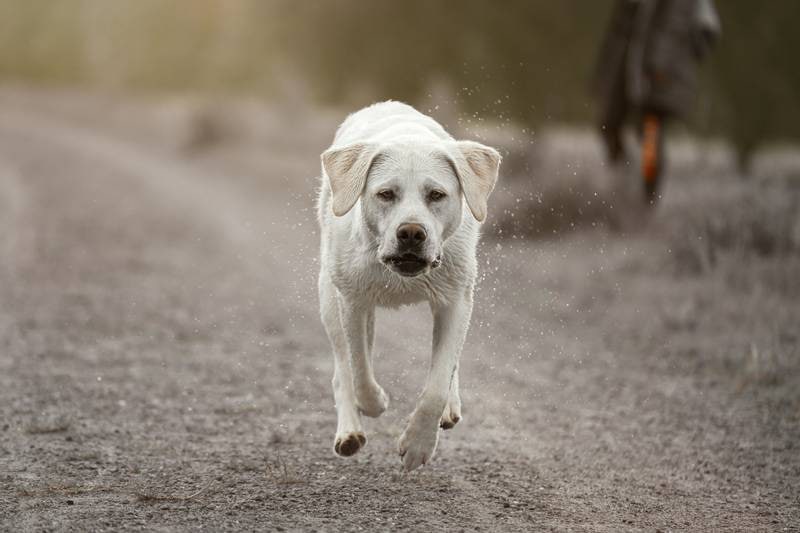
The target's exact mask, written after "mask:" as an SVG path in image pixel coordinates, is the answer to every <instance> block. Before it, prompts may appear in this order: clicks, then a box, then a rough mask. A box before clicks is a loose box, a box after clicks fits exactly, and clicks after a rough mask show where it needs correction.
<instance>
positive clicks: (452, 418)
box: [439, 403, 461, 429]
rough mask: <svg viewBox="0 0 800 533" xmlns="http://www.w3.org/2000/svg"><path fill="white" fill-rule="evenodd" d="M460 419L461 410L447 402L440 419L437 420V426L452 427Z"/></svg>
mask: <svg viewBox="0 0 800 533" xmlns="http://www.w3.org/2000/svg"><path fill="white" fill-rule="evenodd" d="M459 420H461V410H460V408H457V407H455V406H453V405H451V404H449V403H448V404H447V407H445V409H444V413H442V419H441V420H440V421H439V427H441V428H442V429H453V428H454V427H455V425H456V424H458V421H459Z"/></svg>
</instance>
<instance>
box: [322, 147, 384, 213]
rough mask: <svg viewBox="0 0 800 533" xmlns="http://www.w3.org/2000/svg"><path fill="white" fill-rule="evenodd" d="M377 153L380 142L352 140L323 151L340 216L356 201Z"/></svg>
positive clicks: (323, 165)
mask: <svg viewBox="0 0 800 533" xmlns="http://www.w3.org/2000/svg"><path fill="white" fill-rule="evenodd" d="M377 153H378V150H377V146H375V145H374V144H371V143H355V144H350V145H348V146H345V147H342V148H331V149H329V150H326V151H325V152H323V153H322V168H323V169H325V174H326V175H327V176H328V182H329V184H330V186H331V192H332V193H333V200H332V202H331V205H332V207H333V214H334V215H336V216H337V217H340V216H342V215H345V214H347V212H348V211H350V210H351V209H352V208H353V206H354V205H356V201H358V197H359V196H361V192H362V191H363V190H364V185H366V183H367V174H368V173H369V168H370V166H371V165H372V161H373V159H375V155H376V154H377Z"/></svg>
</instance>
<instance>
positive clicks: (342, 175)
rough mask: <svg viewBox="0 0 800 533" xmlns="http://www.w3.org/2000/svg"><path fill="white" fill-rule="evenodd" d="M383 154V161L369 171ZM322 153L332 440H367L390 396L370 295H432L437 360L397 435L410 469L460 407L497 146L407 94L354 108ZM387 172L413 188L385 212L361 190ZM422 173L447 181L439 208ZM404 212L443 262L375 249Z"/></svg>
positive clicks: (385, 298)
mask: <svg viewBox="0 0 800 533" xmlns="http://www.w3.org/2000/svg"><path fill="white" fill-rule="evenodd" d="M377 154H383V157H384V160H385V161H386V162H385V164H382V165H380V169H374V172H373V171H370V165H371V164H372V162H373V160H374V159H373V158H375V156H376V155H377ZM322 161H323V165H322V167H323V168H322V183H321V188H320V196H319V204H318V216H319V223H320V228H321V261H320V276H319V295H320V308H321V315H322V321H323V324H324V326H325V329H326V331H327V333H328V336H329V338H330V341H331V345H332V348H333V352H334V358H335V371H334V377H333V390H334V397H335V401H336V411H337V417H338V425H337V430H336V441H335V442H336V444H335V446H336V447H337V449H338V447H339V446H340V445H342V444H343V443H346V442H347V441H348V439H349V440H350V443H351V448H352V444H353V439H356V440H358V441H359V442H360V444H359V445H357V446H355V447H356V448H358V447H360V446H361V445H363V443H364V442H366V439H365V437H364V433H363V428H362V424H361V415H362V414H364V415H367V416H372V417H376V416H379V415H380V414H381V413H382V412H383V411H384V410H385V409H386V407H387V406H388V396H387V395H386V393H385V392H384V391H383V389H382V388H381V387H380V385H378V383H377V382H376V380H375V377H374V375H373V370H372V353H371V352H372V345H373V341H374V320H375V307H376V306H384V307H398V306H402V305H407V304H413V303H417V302H421V301H427V302H429V304H430V308H431V312H432V314H433V319H434V326H433V354H432V360H431V366H430V371H429V374H428V378H427V380H426V383H425V387H424V389H423V392H422V394H421V395H420V397H419V400H418V402H417V406H416V408H415V410H414V412H413V414H412V415H411V418H410V421H409V423H408V426H407V427H406V429H405V432H404V433H403V435H402V436H401V438H400V441H399V444H398V448H399V453H400V455H401V456H402V461H403V464H404V467H405V468H406V470H412V469H414V468H417V467H419V466H421V465H422V464H425V463H426V462H427V461H428V460H430V459H431V457H432V456H433V454H434V451H435V449H436V444H437V440H438V433H439V426H440V421H441V423H442V424H444V425H450V426H452V424H454V423H455V422H457V421H458V420H459V419H460V417H461V412H460V411H461V401H460V398H459V393H458V360H459V356H460V353H461V348H462V345H463V343H464V339H465V337H466V333H467V329H468V326H469V320H470V315H471V313H472V293H473V287H474V284H475V278H476V275H477V264H476V258H475V251H476V246H477V243H478V237H479V226H480V223H479V222H478V220H476V217H479V218H480V219H483V218H484V217H485V216H486V200H487V198H488V196H489V193H490V192H491V190H492V188H493V186H494V183H495V181H496V179H497V170H498V166H499V162H500V157H499V155H498V154H497V152H495V151H494V150H493V149H491V148H488V147H485V146H483V145H480V144H478V143H474V142H470V141H455V140H454V139H453V138H452V137H451V136H450V135H449V134H447V132H445V130H444V129H443V128H442V127H441V126H440V125H439V124H438V123H437V122H436V121H434V120H433V119H431V118H430V117H427V116H425V115H423V114H421V113H419V112H418V111H416V110H415V109H414V108H412V107H410V106H407V105H405V104H402V103H399V102H383V103H380V104H375V105H373V106H370V107H367V108H365V109H362V110H361V111H358V112H357V113H354V114H352V115H350V116H349V117H348V118H347V120H345V121H344V123H343V124H342V125H341V126H340V128H339V130H338V132H337V134H336V138H335V140H334V142H333V144H332V146H331V147H330V148H329V149H328V150H327V151H326V152H325V153H324V154H323V155H322ZM376 166H378V165H377V163H376ZM359 180H360V181H359ZM381 180H384V181H385V182H387V183H388V182H390V181H391V180H394V181H392V183H399V185H400V186H401V187H403V188H404V189H403V190H406V191H411V192H408V193H407V194H404V195H403V198H402V201H398V205H397V206H396V207H395V208H393V209H392V210H391V211H386V212H385V213H384V211H383V210H381V209H382V208H381V206H380V205H378V204H375V203H374V202H377V200H374V199H373V197H372V196H370V197H369V198H365V195H367V194H370V195H371V194H373V193H374V187H373V185H374V182H381ZM424 180H427V181H426V182H425V183H428V182H430V183H431V184H434V185H437V186H438V187H440V188H443V189H445V190H446V191H447V192H448V193H449V194H448V201H450V202H451V203H449V204H445V207H441V208H438V210H437V209H432V208H431V206H430V205H426V203H425V202H424V201H423V200H424V198H422V199H421V198H418V197H417V196H414V195H413V194H412V192H413V191H417V190H421V188H422V187H423V185H424V184H423V181H424ZM450 193H452V198H453V199H452V200H450V196H451V194H450ZM465 196H466V198H465ZM370 202H373V203H370ZM337 215H338V216H337ZM404 222H418V223H421V224H423V225H424V226H425V227H426V228H427V229H428V233H429V238H428V240H427V242H426V243H425V244H426V246H427V248H426V255H427V257H429V259H433V258H434V257H435V256H436V255H437V254H439V255H440V256H441V266H440V267H438V268H434V269H431V268H428V269H426V270H425V271H424V272H423V273H421V274H420V275H418V276H416V277H413V278H409V277H403V276H401V275H399V274H397V273H395V272H394V271H392V270H390V269H389V268H388V267H387V266H385V265H384V264H383V263H382V262H381V261H380V259H381V257H383V254H386V253H390V252H391V251H392V249H393V247H396V245H397V243H396V240H395V239H394V233H395V231H396V228H397V226H398V224H400V223H404ZM376 228H378V229H376ZM376 231H377V234H376Z"/></svg>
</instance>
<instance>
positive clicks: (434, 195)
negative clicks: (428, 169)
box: [428, 190, 447, 202]
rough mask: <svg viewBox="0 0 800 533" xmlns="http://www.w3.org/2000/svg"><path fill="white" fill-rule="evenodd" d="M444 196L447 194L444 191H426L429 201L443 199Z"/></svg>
mask: <svg viewBox="0 0 800 533" xmlns="http://www.w3.org/2000/svg"><path fill="white" fill-rule="evenodd" d="M446 196H447V193H446V192H444V191H437V190H434V191H431V192H430V193H428V200H430V201H431V202H438V201H440V200H444V198H445V197H446Z"/></svg>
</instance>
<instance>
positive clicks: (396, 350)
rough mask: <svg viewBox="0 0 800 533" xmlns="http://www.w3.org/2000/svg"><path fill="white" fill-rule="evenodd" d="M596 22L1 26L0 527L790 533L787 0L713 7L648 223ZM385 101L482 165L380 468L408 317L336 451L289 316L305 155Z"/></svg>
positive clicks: (797, 203)
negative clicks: (357, 434)
mask: <svg viewBox="0 0 800 533" xmlns="http://www.w3.org/2000/svg"><path fill="white" fill-rule="evenodd" d="M659 2H662V0H659ZM628 3H631V2H628ZM650 3H651V4H652V3H654V2H650ZM614 4H615V2H612V1H611V0H558V1H554V0H504V1H502V2H500V1H495V2H490V1H488V0H481V1H479V0H459V1H451V0H440V1H432V0H426V1H422V0H404V1H389V0H370V1H366V0H335V1H333V0H331V1H312V0H308V1H305V0H303V1H300V0H0V529H3V530H5V529H8V530H100V529H108V530H118V529H125V528H130V529H159V530H165V531H172V530H194V529H197V528H198V527H200V528H203V527H207V528H209V529H212V530H214V529H224V530H238V529H251V530H256V529H264V528H269V527H270V526H274V529H276V530H277V529H278V526H279V527H282V528H284V529H287V530H292V531H294V530H302V529H313V530H323V531H325V530H336V531H342V530H343V531H350V530H359V529H363V528H364V527H372V528H373V529H375V528H377V529H380V530H411V531H420V530H423V531H436V530H443V529H463V530H470V531H471V530H484V531H498V530H508V531H527V530H559V531H561V530H575V531H594V530H600V531H627V530H635V531H644V530H648V531H658V530H660V531H674V530H678V531H686V530H696V531H708V530H719V531H726V530H727V531H741V530H764V531H772V530H780V529H782V528H785V529H786V530H793V529H796V528H797V524H800V506H798V505H797V502H798V501H800V460H799V459H800V455H799V454H798V453H797V443H798V442H800V331H798V327H797V325H798V324H800V305H798V302H800V275H798V273H800V144H799V143H800V68H798V67H797V64H798V61H797V58H796V57H795V56H796V55H797V53H796V52H797V51H798V50H800V32H798V30H797V28H798V27H800V2H798V1H797V0H769V1H763V2H755V1H752V0H718V1H717V2H716V7H717V10H718V12H719V18H720V21H721V26H722V34H721V36H720V39H719V41H718V42H717V43H716V45H715V47H714V48H713V49H712V50H711V52H710V54H709V55H708V56H707V58H706V59H705V60H704V61H703V62H702V64H701V65H700V67H699V69H698V73H699V80H700V83H699V84H698V87H697V90H696V91H693V92H694V98H693V100H694V102H693V104H694V105H692V106H691V109H692V111H691V113H689V114H688V115H687V116H686V117H685V120H682V121H680V122H679V121H674V122H673V123H672V124H670V128H669V129H668V133H667V137H666V152H667V157H666V162H667V163H666V168H665V173H664V176H663V179H662V181H663V183H662V187H661V189H660V193H661V196H662V197H661V198H660V200H659V201H658V203H657V204H656V205H652V206H649V207H647V206H645V203H644V202H643V198H642V194H641V192H642V179H641V176H640V173H639V168H638V165H637V161H638V159H639V154H638V152H637V150H636V149H634V150H633V151H632V152H631V156H630V159H626V160H624V161H623V162H622V163H621V164H618V165H610V164H609V163H608V161H607V158H606V157H605V152H604V150H603V145H602V142H601V138H600V132H599V128H598V127H597V121H598V105H597V104H598V102H597V99H596V95H595V94H593V91H592V80H593V76H594V75H595V73H596V72H597V71H596V68H597V63H598V57H599V56H600V50H601V43H602V42H603V39H604V34H605V32H606V30H607V28H608V25H609V22H610V21H611V19H612V12H613V8H614ZM600 73H601V74H602V69H601V72H600ZM386 99H399V100H404V101H407V102H409V103H411V104H414V105H415V106H416V107H417V108H418V109H419V110H420V111H422V112H425V113H429V114H431V115H432V116H433V117H434V118H436V119H437V120H439V121H440V122H441V123H442V124H443V125H444V126H445V127H446V128H447V129H448V131H449V132H451V133H452V134H453V135H454V136H455V137H457V138H468V139H475V140H479V141H482V142H484V143H486V144H489V145H491V146H494V147H496V148H497V149H498V150H499V151H500V152H501V153H502V154H503V157H504V159H503V164H502V167H501V173H500V174H501V177H500V180H499V182H498V185H497V187H496V189H495V191H494V192H493V195H492V197H491V199H490V208H489V217H488V219H487V222H486V223H485V224H484V226H483V234H484V235H483V238H482V242H481V245H480V247H479V252H478V258H479V264H480V271H481V276H480V280H479V283H478V287H477V290H476V299H475V311H474V314H473V320H472V325H471V329H470V332H469V336H468V340H467V343H466V345H465V349H464V354H463V356H462V361H461V365H460V376H461V378H460V379H461V388H462V398H463V401H464V420H463V421H462V422H460V423H459V424H458V426H456V428H455V429H453V430H452V431H448V432H443V433H442V434H441V437H440V442H439V448H438V452H437V456H436V458H435V460H434V461H433V462H432V463H431V464H429V465H426V467H425V468H424V469H423V470H422V472H419V473H418V474H417V473H415V474H413V475H411V476H402V475H400V474H399V467H400V462H399V460H398V458H397V455H396V449H395V442H396V440H397V438H398V437H399V435H400V433H401V432H402V430H403V428H404V424H405V417H406V416H407V415H408V413H410V412H411V410H412V409H413V407H414V404H415V401H416V398H417V395H418V393H419V391H420V389H421V387H422V384H423V383H424V380H425V374H426V369H427V367H428V361H429V351H430V320H429V314H428V310H427V309H426V308H424V307H423V306H418V307H416V308H412V309H403V310H399V311H391V312H390V311H385V310H381V311H379V313H378V321H377V328H376V330H377V341H376V346H377V355H376V362H375V365H376V369H377V370H376V373H377V378H378V380H379V382H380V383H381V385H382V386H383V387H384V388H385V389H386V390H387V392H388V394H389V395H390V397H391V402H392V406H391V407H390V409H389V410H388V411H387V413H385V414H384V415H383V416H382V417H381V418H379V419H376V420H367V421H366V423H365V426H366V431H367V434H368V439H369V443H368V445H367V446H366V448H364V449H363V450H361V451H359V453H358V454H357V455H356V456H354V457H353V458H351V459H349V460H344V459H338V458H336V457H334V455H333V452H332V451H331V448H332V444H333V437H334V432H335V415H334V406H333V396H332V392H331V390H330V379H331V376H332V357H331V355H330V345H329V343H328V339H327V338H326V336H325V333H324V331H323V329H322V326H321V324H320V321H319V319H318V301H317V294H316V277H317V273H318V268H319V265H318V262H317V256H318V246H319V236H318V230H317V220H316V207H315V201H316V194H317V189H318V187H319V173H320V167H319V154H320V153H321V152H322V151H323V150H325V149H326V148H327V147H328V146H329V145H330V143H331V141H332V139H333V136H334V133H335V131H336V128H337V127H338V125H339V124H340V123H341V122H342V120H344V118H345V117H346V115H347V114H348V113H350V112H352V111H355V110H356V109H358V108H360V107H362V106H365V105H368V104H370V103H373V102H376V101H382V100H386ZM625 136H626V140H627V142H628V145H629V146H630V147H632V148H635V147H636V146H637V142H636V134H635V132H634V128H632V127H629V128H628V131H626V132H625ZM398 324H401V325H402V327H398V326H397V325H398Z"/></svg>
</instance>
